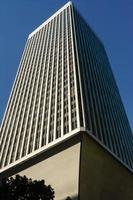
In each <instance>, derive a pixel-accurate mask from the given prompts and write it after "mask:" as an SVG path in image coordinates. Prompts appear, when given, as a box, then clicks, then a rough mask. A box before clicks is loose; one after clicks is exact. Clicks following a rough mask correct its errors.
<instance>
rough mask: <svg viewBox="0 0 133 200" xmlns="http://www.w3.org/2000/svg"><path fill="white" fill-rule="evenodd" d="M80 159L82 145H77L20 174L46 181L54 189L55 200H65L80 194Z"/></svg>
mask: <svg viewBox="0 0 133 200" xmlns="http://www.w3.org/2000/svg"><path fill="white" fill-rule="evenodd" d="M79 159H80V143H77V144H75V145H73V146H71V147H69V148H67V149H65V150H63V151H61V152H59V153H57V154H55V155H53V156H51V157H50V158H48V159H46V160H44V161H41V162H40V163H37V164H35V165H33V166H31V167H29V168H27V169H25V170H23V171H21V172H20V173H19V174H20V175H26V176H27V177H28V178H32V179H36V180H40V179H44V180H45V181H46V184H50V185H51V186H52V187H53V188H54V190H55V200H63V199H65V198H66V197H67V196H71V197H73V196H77V194H78V181H79Z"/></svg>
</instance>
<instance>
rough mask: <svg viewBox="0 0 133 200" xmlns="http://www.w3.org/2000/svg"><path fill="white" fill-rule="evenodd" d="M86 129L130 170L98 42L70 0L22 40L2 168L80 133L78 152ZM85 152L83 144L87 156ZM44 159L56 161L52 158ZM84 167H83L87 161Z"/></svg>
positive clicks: (124, 126)
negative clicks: (25, 39)
mask: <svg viewBox="0 0 133 200" xmlns="http://www.w3.org/2000/svg"><path fill="white" fill-rule="evenodd" d="M84 134H85V135H88V136H87V137H89V138H91V139H93V142H94V141H95V145H97V146H99V145H100V146H102V148H103V149H104V150H105V151H106V153H107V154H109V155H110V154H111V156H112V157H113V159H114V160H115V161H114V162H116V160H117V162H118V163H119V164H120V163H121V165H122V164H123V165H124V166H125V167H126V168H128V170H129V171H131V172H132V171H133V135H132V132H131V129H130V127H129V123H128V119H127V116H126V114H125V110H124V108H123V104H122V101H121V98H120V95H119V91H118V88H117V86H116V83H115V80H114V76H113V74H112V71H111V68H110V64H109V61H108V58H107V55H106V52H105V49H104V46H103V44H102V43H101V41H100V40H99V38H98V37H97V36H96V34H95V33H94V32H93V31H92V29H91V28H90V27H89V25H88V24H87V23H86V22H85V20H84V19H83V18H82V16H81V15H80V14H79V13H78V11H77V10H76V9H75V8H74V7H73V5H72V3H71V2H68V3H67V4H66V5H65V6H64V7H62V8H61V9H60V10H59V11H57V12H56V13H55V14H54V15H53V16H52V17H50V18H49V19H48V20H47V21H45V22H44V23H43V24H42V25H41V26H39V27H38V28H37V29H36V30H35V31H34V32H32V33H31V34H30V35H29V37H28V40H27V42H26V46H25V50H24V53H23V56H22V59H21V62H20V67H19V70H18V73H17V76H16V80H15V82H14V85H13V89H12V92H11V95H10V99H9V102H8V106H7V109H6V112H5V116H4V119H3V122H2V126H1V137H0V148H1V150H0V156H1V157H0V158H1V167H2V170H1V171H2V172H3V173H4V172H8V170H9V171H10V170H12V169H15V167H16V168H17V166H20V165H23V163H26V162H27V161H28V162H29V161H30V159H32V158H36V156H37V155H42V154H41V153H45V155H46V154H48V151H51V149H52V148H55V147H56V146H58V145H59V144H60V145H62V144H63V145H65V144H68V141H69V140H72V138H74V137H80V139H79V140H80V147H78V148H81V146H82V151H83V146H84V139H83V138H82V139H81V135H84ZM77 135H78V136H77ZM79 135H80V136H79ZM84 137H86V136H84ZM75 141H77V139H75ZM81 141H82V142H81ZM81 143H82V145H81ZM68 146H69V145H68ZM70 146H71V145H70ZM74 146H75V145H72V147H71V148H73V147H74ZM90 146H91V145H90V144H88V146H87V148H88V147H90ZM80 151H81V150H79V149H78V152H80ZM74 152H75V150H74V149H73V150H72V149H71V151H70V152H69V156H70V154H72V155H73V157H71V159H70V163H71V162H72V159H75V156H76V155H77V153H74ZM76 152H77V151H76ZM89 153H90V151H89V150H88V152H87V150H86V153H84V154H85V159H88V157H90V155H89ZM95 153H96V154H97V152H95ZM95 153H94V154H93V153H92V154H91V156H92V157H93V155H94V157H95ZM79 154H80V153H79ZM79 154H78V156H76V157H78V158H79ZM81 154H83V152H82V153H81ZM97 155H98V154H97ZM54 156H57V154H55V155H54ZM65 156H66V157H67V156H68V154H67V155H66V154H65V153H64V156H63V157H62V158H61V159H60V161H58V162H59V163H60V166H62V165H63V164H62V163H64V161H62V159H64V157H65ZM69 156H68V157H69ZM82 157H83V156H82ZM99 158H100V156H99ZM49 159H51V158H49ZM56 159H57V158H56ZM100 159H101V160H102V158H100ZM57 160H58V159H57ZM68 160H69V159H68ZM92 160H93V159H92ZM103 160H104V159H103ZM97 161H98V162H99V159H98V160H97ZM48 162H51V161H48ZM100 162H101V161H100ZM70 163H69V164H70ZM92 163H93V162H92ZM47 165H48V168H51V165H54V166H55V167H57V162H54V163H52V164H47V163H45V166H47ZM78 165H79V162H78V159H77V166H78ZM84 165H86V166H88V165H87V161H86V162H85V164H84ZM95 165H97V164H95ZM74 166H76V164H75V165H74ZM32 167H33V164H32ZM58 167H59V166H58ZM94 167H96V166H94ZM63 168H64V165H63V167H62V169H63ZM71 168H73V167H71ZM40 169H41V168H40ZM42 169H43V167H42ZM62 169H61V170H62ZM76 169H77V168H76ZM91 170H92V169H91ZM126 170H127V169H126ZM19 171H20V170H19ZM31 171H32V170H31ZM33 171H34V170H33ZM44 171H45V170H44ZM46 171H47V170H46ZM55 171H57V168H55ZM81 171H82V170H81ZM92 171H93V170H92ZM36 172H37V171H34V173H36ZM25 173H27V172H26V171H25ZM49 173H51V171H49ZM52 173H53V172H52ZM66 173H67V172H65V174H66ZM70 173H71V174H72V172H70ZM114 173H115V172H114ZM117 173H118V172H117ZM46 174H47V173H46ZM57 174H58V173H57ZM54 176H55V175H54ZM64 176H65V175H64ZM72 176H73V175H72ZM75 176H76V175H75ZM44 178H45V177H44ZM69 185H71V183H69ZM68 195H69V194H68ZM81 199H85V197H84V198H83V197H82V198H81ZM86 199H88V197H87V198H86ZM92 199H93V198H92ZM129 199H130V198H129Z"/></svg>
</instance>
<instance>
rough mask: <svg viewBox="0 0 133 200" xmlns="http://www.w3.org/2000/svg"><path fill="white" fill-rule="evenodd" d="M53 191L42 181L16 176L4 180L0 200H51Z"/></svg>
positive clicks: (0, 190) (0, 187)
mask: <svg viewBox="0 0 133 200" xmlns="http://www.w3.org/2000/svg"><path fill="white" fill-rule="evenodd" d="M53 199H54V190H53V188H52V187H51V186H50V185H48V186H47V185H45V181H44V180H39V181H37V180H34V181H32V179H28V178H27V177H26V176H23V177H22V176H20V175H16V176H15V178H13V177H10V178H5V179H3V180H2V183H1V186H0V200H53Z"/></svg>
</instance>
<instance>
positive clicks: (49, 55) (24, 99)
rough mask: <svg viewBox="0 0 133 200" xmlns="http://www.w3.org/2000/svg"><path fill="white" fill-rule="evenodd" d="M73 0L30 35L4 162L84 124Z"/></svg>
mask: <svg viewBox="0 0 133 200" xmlns="http://www.w3.org/2000/svg"><path fill="white" fill-rule="evenodd" d="M71 23H72V20H71V12H70V5H68V6H67V7H65V8H64V9H63V11H61V12H60V13H59V14H57V15H56V16H55V17H54V18H53V19H51V20H50V21H49V22H48V23H46V25H45V26H43V27H42V28H41V29H40V30H39V31H37V32H36V33H35V34H34V35H33V36H32V37H29V39H28V40H27V43H26V47H25V50H24V53H23V56H22V60H21V64H20V69H19V72H18V74H17V77H16V81H15V85H14V88H13V91H12V94H11V97H10V100H9V104H8V108H7V111H6V115H5V118H4V121H3V124H2V127H1V137H0V158H1V167H4V166H7V165H9V164H10V163H13V162H14V161H16V160H18V159H20V158H22V157H24V156H26V155H28V154H30V153H32V152H34V151H35V150H37V149H39V148H41V147H43V146H46V145H47V144H49V143H50V142H52V141H55V140H56V139H58V138H60V137H62V136H64V135H65V134H67V133H70V132H71V131H72V130H74V129H76V128H77V126H78V127H79V113H78V110H79V108H78V99H77V98H78V97H77V83H76V82H77V81H76V75H75V58H74V46H73V41H72V40H73V38H72V37H73V34H72V24H71Z"/></svg>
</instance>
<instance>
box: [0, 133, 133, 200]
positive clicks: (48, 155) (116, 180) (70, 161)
mask: <svg viewBox="0 0 133 200" xmlns="http://www.w3.org/2000/svg"><path fill="white" fill-rule="evenodd" d="M14 174H20V175H26V176H27V177H29V178H32V179H37V180H40V179H45V181H46V184H51V186H52V187H53V188H54V190H55V200H65V199H66V197H67V196H70V197H71V198H72V199H73V200H76V199H78V200H79V199H80V200H89V199H91V200H112V199H113V200H119V199H120V200H132V199H133V175H132V172H130V170H128V169H127V167H125V166H124V165H122V164H121V163H120V162H119V161H118V159H115V157H114V156H113V155H112V154H111V153H109V152H108V151H107V150H106V149H105V148H104V147H102V146H101V145H100V144H98V143H97V142H96V141H95V140H94V139H93V138H92V137H90V136H89V135H88V134H87V133H86V132H78V133H77V134H75V135H73V136H72V137H71V138H69V139H67V140H66V141H64V142H61V143H58V144H57V145H55V146H54V147H52V148H49V149H47V150H46V151H44V152H42V153H41V154H38V155H36V156H35V157H33V158H30V159H29V160H27V161H24V162H23V163H21V164H18V165H16V166H13V167H12V168H10V169H8V170H5V171H4V172H3V173H1V175H0V178H2V177H5V176H12V175H14Z"/></svg>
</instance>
